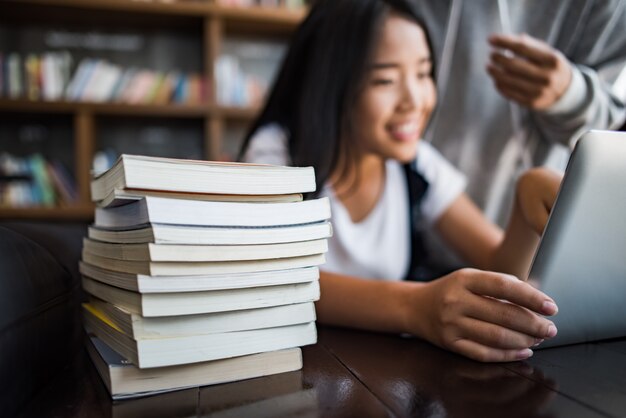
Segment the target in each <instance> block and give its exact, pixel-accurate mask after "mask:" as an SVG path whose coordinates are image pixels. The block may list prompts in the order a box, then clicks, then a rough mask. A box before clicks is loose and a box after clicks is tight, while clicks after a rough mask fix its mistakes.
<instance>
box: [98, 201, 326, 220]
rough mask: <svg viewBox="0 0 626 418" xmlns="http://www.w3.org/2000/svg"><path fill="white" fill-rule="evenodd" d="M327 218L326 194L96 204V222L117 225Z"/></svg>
mask: <svg viewBox="0 0 626 418" xmlns="http://www.w3.org/2000/svg"><path fill="white" fill-rule="evenodd" d="M328 219H330V202H329V200H328V198H327V197H324V198H321V199H313V200H304V201H302V202H287V203H249V202H209V201H198V200H182V199H170V198H166V197H152V196H147V197H144V198H142V199H140V200H137V201H135V202H133V203H129V204H128V205H123V206H116V207H111V208H96V215H95V225H96V226H98V227H104V228H120V227H132V226H137V225H144V224H148V223H157V224H174V225H192V226H246V227H266V226H286V225H300V224H308V223H313V222H321V221H326V220H328Z"/></svg>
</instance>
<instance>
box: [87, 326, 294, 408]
mask: <svg viewBox="0 0 626 418" xmlns="http://www.w3.org/2000/svg"><path fill="white" fill-rule="evenodd" d="M87 352H88V353H89V357H91V359H92V361H93V363H94V365H95V366H96V370H97V371H98V374H99V375H100V377H101V378H102V380H103V381H104V384H105V386H106V387H107V389H108V390H109V393H110V394H111V397H112V398H113V399H116V400H120V399H128V398H136V397H141V396H149V395H155V394H158V393H164V392H170V391H174V390H180V389H185V388H189V387H197V386H205V385H215V384H219V383H227V382H234V381H238V380H243V379H251V378H255V377H261V376H269V375H273V374H277V373H285V372H290V371H294V370H299V369H301V368H302V352H301V350H300V348H289V349H286V350H278V351H270V352H265V353H258V354H250V355H246V356H241V357H233V358H228V359H222V360H213V361H207V362H201V363H193V364H182V365H179V366H172V367H156V368H151V369H140V368H138V367H137V366H135V365H133V364H132V363H131V362H129V361H128V360H126V359H125V358H124V357H123V356H121V355H120V354H119V353H117V352H116V351H115V350H113V349H112V348H111V347H109V346H108V345H107V344H105V343H104V342H103V341H102V340H100V339H99V338H97V337H95V336H91V337H89V338H88V341H87Z"/></svg>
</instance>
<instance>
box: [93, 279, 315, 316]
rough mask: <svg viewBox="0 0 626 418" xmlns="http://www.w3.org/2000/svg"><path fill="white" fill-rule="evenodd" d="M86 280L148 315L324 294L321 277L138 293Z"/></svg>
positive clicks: (101, 293)
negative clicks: (241, 286)
mask: <svg viewBox="0 0 626 418" xmlns="http://www.w3.org/2000/svg"><path fill="white" fill-rule="evenodd" d="M82 284H83V289H85V291H86V292H88V293H90V294H91V295H93V296H95V297H97V298H99V299H102V300H104V301H107V302H109V303H112V304H114V305H117V306H120V307H121V308H124V309H125V310H126V311H128V312H131V313H136V314H139V315H142V316H145V317H156V316H176V315H194V314H201V313H213V312H226V311H237V310H242V309H256V308H265V307H270V306H281V305H290V304H294V303H304V302H314V301H316V300H319V298H320V286H319V281H318V280H315V281H312V282H307V283H294V284H286V285H280V286H265V287H252V288H246V289H228V290H212V291H207V292H184V293H135V292H131V291H128V290H124V289H118V288H117V287H113V286H108V285H106V284H104V283H100V282H98V281H95V280H91V279H89V278H87V277H84V276H83V278H82Z"/></svg>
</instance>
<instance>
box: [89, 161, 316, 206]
mask: <svg viewBox="0 0 626 418" xmlns="http://www.w3.org/2000/svg"><path fill="white" fill-rule="evenodd" d="M124 188H127V189H148V190H161V191H162V190H167V191H172V192H192V193H212V194H252V195H265V194H270V195H275V194H291V193H307V192H312V191H314V190H315V174H314V172H313V167H282V166H271V165H262V164H245V163H223V162H213V161H199V160H182V159H174V158H159V157H147V156H138V155H127V154H123V155H122V156H120V157H119V158H118V160H117V161H116V162H115V164H114V166H113V167H112V168H111V169H110V170H108V171H106V172H105V173H103V174H101V175H98V176H97V177H95V178H94V179H93V181H92V182H91V197H92V200H94V201H100V200H102V199H104V198H105V197H107V195H108V194H109V193H111V191H112V190H113V189H124Z"/></svg>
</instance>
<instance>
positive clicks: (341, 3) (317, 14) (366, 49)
mask: <svg viewBox="0 0 626 418" xmlns="http://www.w3.org/2000/svg"><path fill="white" fill-rule="evenodd" d="M392 11H393V12H396V13H399V14H401V15H402V16H405V17H407V18H409V19H411V20H413V21H415V23H417V24H418V25H419V26H420V27H421V28H422V29H423V30H424V33H425V35H426V41H427V43H428V47H429V48H430V50H431V55H432V50H433V49H432V44H431V42H430V38H429V36H428V30H427V28H426V26H425V24H424V22H423V20H422V19H421V17H420V16H419V15H418V14H417V12H416V11H415V10H414V9H413V7H412V6H411V3H410V0H317V1H315V2H314V5H313V7H312V8H311V11H310V13H309V15H308V16H307V18H306V19H305V20H304V22H303V23H302V24H301V25H300V26H299V28H298V29H297V30H296V32H295V33H294V35H293V37H292V39H291V43H290V47H289V51H288V52H287V55H286V56H285V59H284V61H283V63H282V66H281V69H280V71H279V73H278V76H277V77H276V79H275V81H274V86H273V87H272V90H271V93H270V95H269V97H268V99H267V102H266V104H265V107H264V108H263V111H262V112H261V114H260V116H259V117H258V118H257V120H256V121H255V122H254V124H253V125H252V127H251V129H250V131H249V132H248V134H247V135H246V138H245V139H244V143H243V147H242V150H241V153H240V156H239V157H240V159H241V158H242V156H243V155H244V153H245V150H246V149H247V147H248V144H249V142H250V138H251V137H252V136H253V135H254V134H255V133H256V131H257V130H258V129H259V128H261V127H263V126H264V125H267V124H270V123H277V124H279V125H280V126H281V127H282V128H283V129H285V130H286V133H287V135H288V137H289V156H290V158H291V162H292V163H293V165H296V166H313V167H314V168H315V175H316V182H317V193H319V192H320V191H321V190H322V186H323V185H324V183H325V182H326V181H327V180H328V178H329V176H330V175H331V174H332V173H333V172H334V170H335V169H337V167H339V166H340V167H342V169H344V168H346V167H348V165H349V164H350V161H351V160H353V159H354V153H353V152H351V149H353V147H351V146H350V144H349V143H346V141H343V140H342V138H344V136H343V135H342V132H344V130H345V129H349V126H348V125H349V121H348V118H347V115H348V112H347V110H348V109H349V108H350V106H351V105H352V104H353V103H354V101H355V99H356V96H357V93H358V89H359V86H360V84H361V82H362V80H363V79H364V77H365V74H366V65H367V61H368V59H369V58H370V56H371V53H372V50H373V48H374V45H375V40H376V38H377V36H378V34H379V31H380V28H381V26H382V22H383V19H384V18H385V16H387V15H388V14H389V13H390V12H392ZM431 59H433V57H431ZM433 60H434V59H433ZM433 64H434V62H433ZM432 74H434V65H433V72H432ZM340 158H341V159H342V160H340ZM342 174H345V172H344V173H342ZM340 177H341V176H340Z"/></svg>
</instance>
